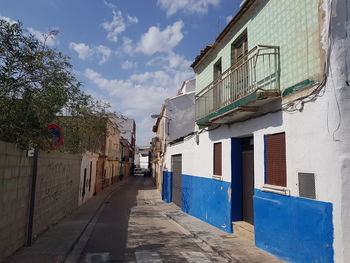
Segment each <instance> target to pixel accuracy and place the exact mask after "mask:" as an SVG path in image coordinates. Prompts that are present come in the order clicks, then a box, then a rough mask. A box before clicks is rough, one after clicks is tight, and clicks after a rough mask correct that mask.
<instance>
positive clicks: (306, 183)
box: [298, 173, 316, 199]
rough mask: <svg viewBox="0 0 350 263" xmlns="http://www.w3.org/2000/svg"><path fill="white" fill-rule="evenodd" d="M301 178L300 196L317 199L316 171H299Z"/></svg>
mask: <svg viewBox="0 0 350 263" xmlns="http://www.w3.org/2000/svg"><path fill="white" fill-rule="evenodd" d="M298 180H299V196H300V197H305V198H310V199H316V190H315V174H314V173H298Z"/></svg>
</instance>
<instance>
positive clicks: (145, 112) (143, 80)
mask: <svg viewBox="0 0 350 263" xmlns="http://www.w3.org/2000/svg"><path fill="white" fill-rule="evenodd" d="M84 75H85V77H86V78H87V79H88V80H89V81H90V82H91V83H92V84H93V85H94V86H97V87H98V88H99V89H100V90H103V91H105V92H107V93H108V95H109V100H110V102H112V104H113V102H114V103H115V102H116V101H117V103H118V104H117V105H118V106H117V109H116V107H115V109H116V110H118V111H121V112H123V113H124V114H125V115H127V116H130V117H132V118H138V119H140V118H141V119H142V122H141V123H144V124H145V123H150V120H149V116H150V115H151V114H154V113H159V111H160V108H161V105H162V104H163V103H164V99H165V98H168V97H172V96H174V95H175V94H176V91H177V89H178V88H180V86H181V84H182V82H183V81H184V80H186V79H190V78H192V77H193V73H192V71H191V70H189V69H188V70H187V71H172V72H167V71H164V70H159V71H154V72H145V73H142V74H133V75H131V76H130V77H129V78H128V79H107V78H104V77H103V76H102V75H101V74H99V73H97V72H96V71H94V70H92V69H86V70H85V73H84ZM151 129H152V126H151V125H150V126H147V125H146V124H145V125H144V127H142V126H141V127H140V126H138V136H137V137H138V143H139V144H140V143H147V142H149V140H150V136H151V135H152V133H151Z"/></svg>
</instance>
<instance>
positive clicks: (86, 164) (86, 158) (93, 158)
mask: <svg viewBox="0 0 350 263" xmlns="http://www.w3.org/2000/svg"><path fill="white" fill-rule="evenodd" d="M97 159H98V154H94V153H91V152H86V153H85V154H84V155H83V158H82V161H81V169H80V184H79V199H78V205H81V204H83V203H85V202H86V201H87V200H89V199H90V198H91V197H93V195H94V192H95V182H96V163H97ZM90 162H92V165H91V168H92V169H91V182H90ZM85 169H86V180H85V195H84V197H83V196H82V193H83V186H84V170H85ZM89 183H91V186H90V191H89Z"/></svg>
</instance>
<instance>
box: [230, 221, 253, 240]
mask: <svg viewBox="0 0 350 263" xmlns="http://www.w3.org/2000/svg"><path fill="white" fill-rule="evenodd" d="M232 226H233V233H234V234H235V235H237V236H238V237H241V238H244V239H246V240H248V241H250V242H251V243H252V244H254V225H252V224H249V223H248V222H245V221H236V222H232Z"/></svg>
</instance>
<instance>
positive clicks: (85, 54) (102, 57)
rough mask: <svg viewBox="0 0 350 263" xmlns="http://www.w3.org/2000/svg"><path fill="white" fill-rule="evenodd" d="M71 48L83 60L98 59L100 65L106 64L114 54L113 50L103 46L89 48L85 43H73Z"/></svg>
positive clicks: (70, 45)
mask: <svg viewBox="0 0 350 263" xmlns="http://www.w3.org/2000/svg"><path fill="white" fill-rule="evenodd" d="M69 48H70V49H71V50H74V51H75V52H77V53H78V57H79V58H80V59H81V60H88V59H94V58H97V59H98V60H99V64H103V63H106V62H107V61H108V59H109V58H110V56H111V54H112V50H111V49H110V48H109V47H106V46H103V45H99V46H89V45H86V44H84V43H75V42H71V43H70V44H69Z"/></svg>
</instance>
